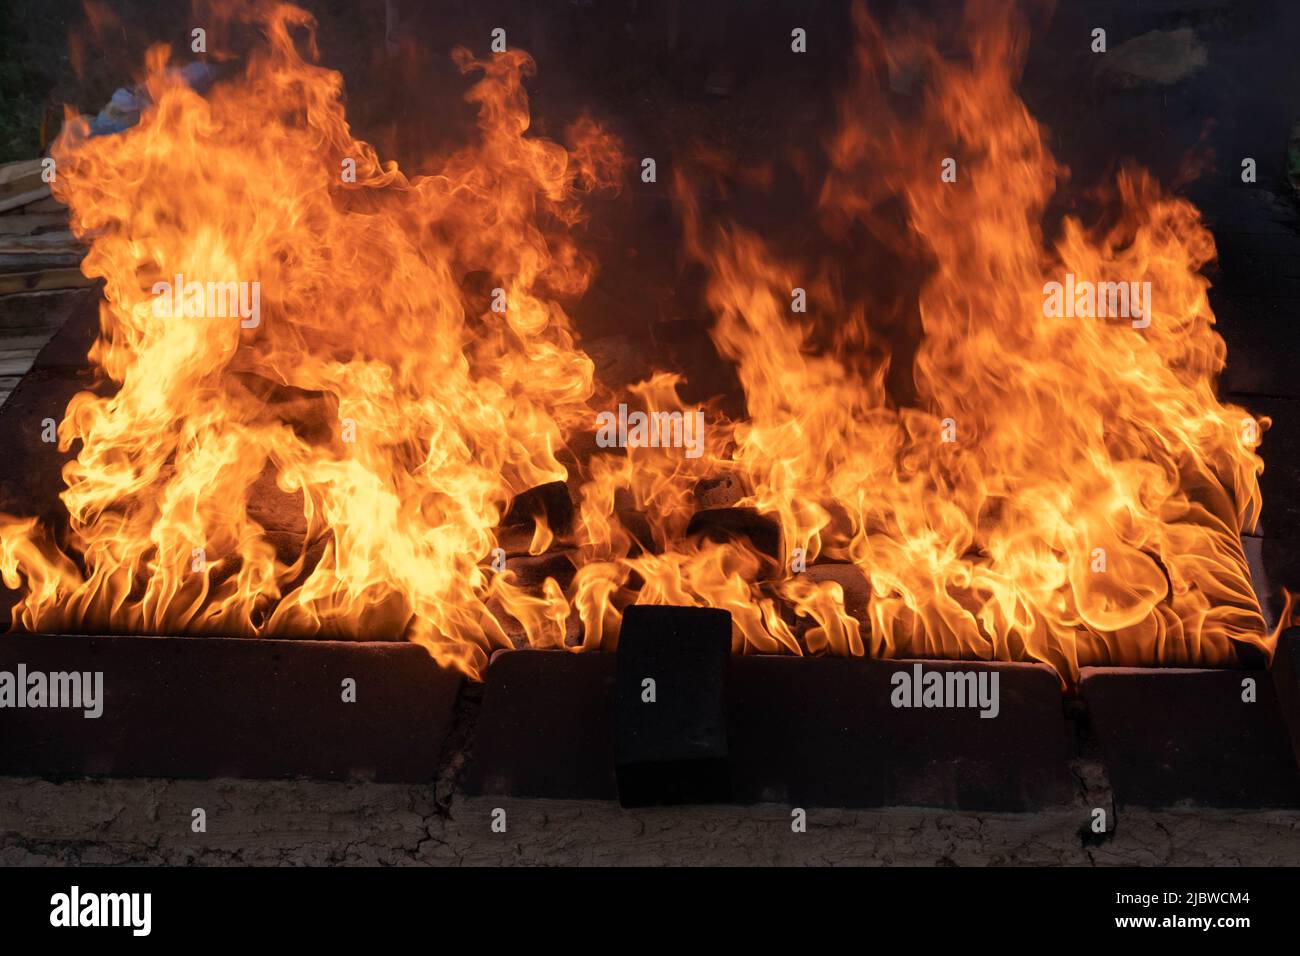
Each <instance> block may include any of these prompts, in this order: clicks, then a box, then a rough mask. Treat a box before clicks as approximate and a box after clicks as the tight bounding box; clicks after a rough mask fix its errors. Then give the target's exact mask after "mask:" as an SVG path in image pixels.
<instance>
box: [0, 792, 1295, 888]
mask: <svg viewBox="0 0 1300 956" xmlns="http://www.w3.org/2000/svg"><path fill="white" fill-rule="evenodd" d="M196 807H202V808H203V809H204V810H205V811H206V814H207V832H206V833H192V832H191V829H190V824H191V811H192V810H193V809H194V808H196ZM498 807H500V808H503V809H504V810H505V811H506V828H507V829H506V832H505V833H494V832H493V831H492V820H493V810H494V809H496V808H498ZM1088 819H1089V817H1088V811H1087V809H1086V808H1083V807H1065V808H1062V809H1057V810H1051V811H1045V812H1040V813H1033V814H1014V813H977V812H955V811H951V810H938V809H925V808H890V809H886V810H826V809H811V810H810V811H809V813H808V829H807V832H806V833H799V834H796V833H793V832H791V828H790V808H789V807H785V806H773V805H765V806H756V807H732V806H721V807H663V808H652V809H639V810H624V809H622V808H620V807H619V806H617V805H616V804H613V803H604V802H597V801H568V800H518V799H493V798H485V797H465V796H463V795H460V794H456V795H454V796H453V798H452V799H450V800H449V801H446V802H445V803H444V804H443V805H441V806H440V804H439V801H438V800H437V799H436V796H435V788H434V787H433V786H432V785H410V784H374V783H322V782H316V781H265V780H230V779H223V780H162V779H153V778H145V779H115V778H79V779H74V780H65V781H61V782H55V781H51V780H44V779H38V778H30V777H0V865H7V866H15V865H55V866H57V865H74V864H79V865H97V864H117V865H120V864H155V865H156V864H170V865H185V864H195V865H203V866H210V865H218V866H220V865H247V864H255V865H288V866H312V865H339V864H343V865H388V864H402V865H412V864H414V865H434V866H503V865H522V866H534V865H660V864H683V865H736V866H743V865H889V864H894V865H934V866H951V865H985V864H994V865H1009V864H1020V865H1067V866H1069V865H1077V866H1101V865H1124V864H1129V865H1133V864H1137V865H1156V866H1158V865H1189V866H1197V865H1229V866H1231V865H1244V864H1251V865H1264V866H1279V865H1292V866H1294V865H1300V813H1298V812H1297V811H1294V810H1212V809H1202V808H1184V809H1169V810H1137V809H1132V808H1130V809H1126V810H1124V811H1122V812H1121V813H1120V815H1119V818H1118V820H1115V821H1112V826H1113V827H1114V829H1113V831H1112V832H1111V833H1108V834H1107V835H1105V836H1104V837H1096V836H1094V835H1093V834H1091V833H1090V832H1088V831H1087V823H1088Z"/></svg>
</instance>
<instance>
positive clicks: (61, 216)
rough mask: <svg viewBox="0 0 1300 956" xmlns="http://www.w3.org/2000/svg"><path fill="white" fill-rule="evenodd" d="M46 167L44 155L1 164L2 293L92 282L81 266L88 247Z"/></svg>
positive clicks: (0, 253) (0, 237)
mask: <svg viewBox="0 0 1300 956" xmlns="http://www.w3.org/2000/svg"><path fill="white" fill-rule="evenodd" d="M42 173H43V167H42V160H40V159H29V160H23V161H21V162H17V163H9V164H7V165H4V166H0V296H4V295H10V294H13V293H19V292H45V291H49V290H53V289H76V288H82V287H84V286H87V285H89V284H90V280H89V279H87V278H86V277H85V276H83V275H82V274H81V269H80V264H81V259H82V256H83V255H84V254H85V249H84V247H83V246H82V245H81V243H79V242H78V241H77V240H76V239H75V238H74V237H73V235H72V232H71V231H70V230H69V228H68V210H67V208H66V207H65V206H63V205H62V204H61V203H60V202H59V201H58V200H57V199H55V198H54V196H53V195H51V193H50V186H49V183H47V182H45V180H44V177H43V176H42Z"/></svg>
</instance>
